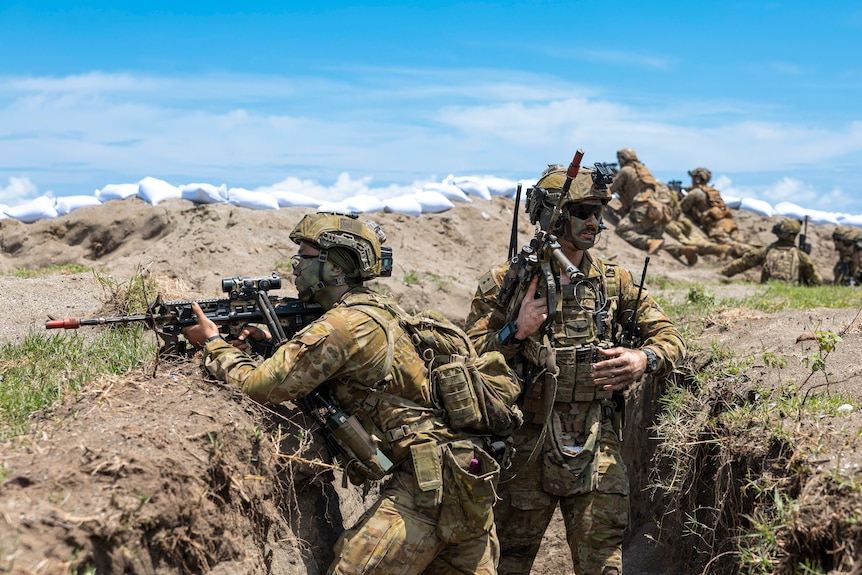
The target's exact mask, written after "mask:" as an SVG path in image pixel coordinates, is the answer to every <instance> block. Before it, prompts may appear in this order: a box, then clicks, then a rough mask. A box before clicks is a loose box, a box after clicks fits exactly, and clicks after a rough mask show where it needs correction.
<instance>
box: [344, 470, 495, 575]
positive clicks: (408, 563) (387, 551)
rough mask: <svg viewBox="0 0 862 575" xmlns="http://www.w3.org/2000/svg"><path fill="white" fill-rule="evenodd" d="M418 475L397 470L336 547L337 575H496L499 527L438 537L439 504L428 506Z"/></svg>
mask: <svg viewBox="0 0 862 575" xmlns="http://www.w3.org/2000/svg"><path fill="white" fill-rule="evenodd" d="M423 497H424V494H423V492H421V491H420V490H419V487H418V485H417V483H416V480H415V479H414V477H413V475H411V474H409V473H405V472H403V471H398V472H396V473H395V474H394V476H393V477H392V479H391V480H390V482H389V484H388V485H387V486H386V488H385V489H384V492H383V495H382V496H381V498H380V500H379V501H378V502H377V503H376V504H375V505H374V506H373V507H372V508H371V509H369V510H368V511H367V512H366V513H365V514H364V515H363V516H362V518H361V519H360V521H359V523H358V525H357V526H356V527H354V528H353V529H349V530H347V531H345V532H344V533H343V534H342V535H341V537H340V538H339V539H338V542H337V543H336V545H335V561H334V562H333V564H332V565H331V566H330V567H329V570H328V571H327V573H329V574H333V575H336V574H337V575H348V574H349V575H358V574H360V573H362V574H372V573H373V574H379V575H418V574H420V573H423V574H425V575H473V574H476V575H495V574H496V573H497V569H496V564H497V561H498V558H499V555H500V549H499V543H498V541H497V535H496V530H495V529H494V526H493V525H492V526H491V530H490V531H489V532H488V533H485V534H484V535H483V536H480V537H477V538H475V539H472V540H469V541H466V542H464V543H459V544H457V545H447V544H446V543H445V542H444V541H443V540H441V539H440V538H439V536H438V535H437V516H438V515H439V511H440V505H439V504H437V505H436V506H427V505H425V504H424V503H423V502H422V500H423Z"/></svg>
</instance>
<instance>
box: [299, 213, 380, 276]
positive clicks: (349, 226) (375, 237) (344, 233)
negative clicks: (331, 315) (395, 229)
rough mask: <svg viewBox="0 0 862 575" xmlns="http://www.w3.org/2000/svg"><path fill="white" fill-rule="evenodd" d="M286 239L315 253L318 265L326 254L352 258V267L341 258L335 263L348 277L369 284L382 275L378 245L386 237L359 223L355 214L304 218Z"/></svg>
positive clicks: (371, 225)
mask: <svg viewBox="0 0 862 575" xmlns="http://www.w3.org/2000/svg"><path fill="white" fill-rule="evenodd" d="M290 239H291V240H292V241H293V242H294V243H296V244H299V243H300V242H306V243H308V244H311V245H312V246H314V247H315V248H317V249H319V250H320V252H321V258H320V259H321V261H325V260H326V259H327V254H328V253H329V252H332V253H333V254H335V253H337V252H338V250H346V251H347V252H349V253H350V254H351V255H352V256H353V258H351V259H354V261H353V265H352V266H351V265H350V262H345V261H344V258H343V257H342V258H339V259H340V260H341V261H338V262H335V263H336V265H339V267H341V268H342V269H345V270H346V272H352V273H347V275H348V276H350V275H356V276H358V277H359V278H361V279H362V280H369V279H372V278H376V277H377V276H380V275H385V274H384V273H383V272H384V267H385V266H384V258H383V252H384V250H383V249H382V247H381V244H382V243H383V242H384V241H386V234H384V233H383V230H382V229H380V226H378V225H377V224H376V223H374V222H372V221H362V220H360V219H359V216H358V215H357V214H342V213H338V212H319V213H316V214H307V215H306V216H305V217H303V218H302V220H300V222H299V223H298V224H297V225H296V227H295V228H294V229H293V231H292V232H290ZM342 264H343V265H342ZM350 268H355V269H350Z"/></svg>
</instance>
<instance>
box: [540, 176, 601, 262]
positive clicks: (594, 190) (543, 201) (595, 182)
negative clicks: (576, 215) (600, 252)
mask: <svg viewBox="0 0 862 575" xmlns="http://www.w3.org/2000/svg"><path fill="white" fill-rule="evenodd" d="M611 179H612V176H611V175H610V173H609V172H608V173H606V175H604V174H603V173H602V171H601V170H599V169H598V168H596V169H593V168H581V169H580V170H579V171H578V174H577V175H576V176H575V178H574V179H573V180H572V183H571V184H570V185H569V189H568V191H567V192H566V196H565V198H563V199H562V204H560V196H561V194H562V193H563V186H564V185H565V182H566V167H565V166H563V165H561V164H548V167H547V169H545V171H544V172H542V175H541V176H539V180H538V181H537V182H536V185H535V186H533V188H531V189H530V190H529V191H528V192H527V212H528V213H529V214H530V222H531V223H533V224H535V223H539V225H540V226H541V227H542V229H548V226H549V225H550V221H551V218H552V215H553V213H554V209H555V208H556V207H557V205H558V204H560V208H561V212H562V213H561V214H560V216H558V218H557V221H556V224H555V226H554V229H553V230H550V231H551V233H553V234H555V235H557V236H562V237H564V238H568V237H572V234H571V233H570V232H571V227H570V226H571V223H572V218H571V217H567V215H568V210H567V209H566V208H567V207H568V206H569V205H570V204H579V203H581V202H585V201H588V200H593V201H596V200H597V201H598V202H600V203H601V204H602V205H604V204H607V203H608V202H609V201H610V199H611V191H610V188H609V187H608V184H610V180H611ZM596 219H597V220H598V222H599V230H598V231H599V232H600V231H601V230H602V229H603V226H602V225H601V221H602V214H601V210H600V209H599V210H598V213H597V214H596ZM582 221H583V220H582ZM597 233H598V232H597ZM593 243H594V242H591V243H590V244H589V245H579V244H578V242H575V244H576V245H578V247H579V248H581V249H588V248H589V247H592V244H593Z"/></svg>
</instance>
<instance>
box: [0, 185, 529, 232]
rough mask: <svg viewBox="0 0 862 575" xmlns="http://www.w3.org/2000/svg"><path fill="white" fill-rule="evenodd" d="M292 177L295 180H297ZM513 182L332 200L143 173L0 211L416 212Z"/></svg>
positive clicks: (41, 215)
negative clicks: (217, 208) (189, 205)
mask: <svg viewBox="0 0 862 575" xmlns="http://www.w3.org/2000/svg"><path fill="white" fill-rule="evenodd" d="M297 181H298V180H297ZM517 185H518V184H517V183H516V182H512V181H509V180H505V179H502V178H495V177H475V176H451V175H450V176H448V177H447V178H446V179H445V180H443V181H442V182H439V183H427V184H424V186H423V187H422V188H421V189H419V188H415V189H414V191H412V192H410V193H406V194H401V195H398V196H395V197H391V198H380V197H377V196H374V195H371V194H360V195H356V196H353V197H350V198H346V199H343V200H338V201H330V200H327V199H325V198H318V197H312V196H311V195H308V194H304V193H302V192H298V191H288V190H268V191H253V190H247V189H245V188H228V187H227V186H226V185H224V184H222V185H220V186H215V185H213V184H185V185H181V186H175V185H173V184H170V183H168V182H166V181H164V180H160V179H158V178H153V177H149V176H148V177H146V178H144V179H143V180H141V181H140V182H138V183H137V184H110V185H107V186H105V187H104V188H102V189H100V190H96V191H95V193H94V194H93V195H90V196H86V195H73V196H62V197H58V198H53V197H49V196H40V197H38V198H35V199H33V200H30V201H27V202H25V203H22V204H20V205H18V206H14V207H8V206H3V205H0V219H2V218H3V217H9V218H14V219H16V220H19V221H22V222H25V223H31V222H35V221H37V220H41V219H45V218H56V217H58V216H62V215H64V214H68V213H69V212H71V211H73V210H76V209H78V208H83V207H87V206H95V205H99V204H103V203H105V202H108V201H111V200H124V199H127V198H131V197H133V196H137V197H138V198H140V199H142V200H144V201H145V202H148V203H150V204H152V205H156V204H158V203H160V202H163V201H165V200H169V199H183V200H188V201H191V202H194V203H196V204H215V203H229V204H232V205H235V206H240V207H244V208H249V209H254V210H277V209H279V208H289V207H311V208H317V209H318V210H320V211H341V212H357V213H370V212H379V211H386V212H398V213H404V214H408V215H413V216H418V215H421V214H427V213H439V212H444V211H446V210H449V209H451V208H453V207H454V203H453V202H470V201H472V199H471V197H475V198H479V199H484V200H490V199H491V197H493V196H504V197H514V196H515V193H516V191H517Z"/></svg>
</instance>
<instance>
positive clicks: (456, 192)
mask: <svg viewBox="0 0 862 575" xmlns="http://www.w3.org/2000/svg"><path fill="white" fill-rule="evenodd" d="M422 190H424V191H426V192H439V193H441V194H443V195H444V196H446V197H447V198H449V199H450V200H455V201H458V202H472V201H473V200H471V199H470V198H469V197H467V194H466V193H464V190H462V189H461V188H459V187H458V186H456V185H455V184H447V183H446V182H441V183H439V184H438V183H435V182H429V183H427V184H425V185H424V186H422Z"/></svg>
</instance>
